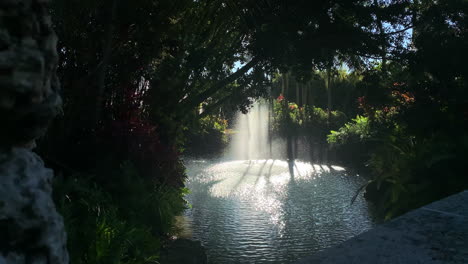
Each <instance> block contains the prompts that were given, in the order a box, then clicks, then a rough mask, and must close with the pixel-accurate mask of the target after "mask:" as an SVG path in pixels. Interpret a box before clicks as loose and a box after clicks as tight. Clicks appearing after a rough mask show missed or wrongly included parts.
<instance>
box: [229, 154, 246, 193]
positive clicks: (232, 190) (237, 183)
mask: <svg viewBox="0 0 468 264" xmlns="http://www.w3.org/2000/svg"><path fill="white" fill-rule="evenodd" d="M250 169H252V160H249V165H247V169H245V171H244V173H243V174H242V176H241V177H240V178H239V180H238V181H237V182H236V184H234V187H232V189H231V192H230V193H229V194H232V192H234V191H235V190H236V189H237V187H239V185H240V184H241V183H242V182H243V181H244V180H245V177H247V174H249V171H250Z"/></svg>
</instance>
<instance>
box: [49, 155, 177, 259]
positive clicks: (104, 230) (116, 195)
mask: <svg viewBox="0 0 468 264" xmlns="http://www.w3.org/2000/svg"><path fill="white" fill-rule="evenodd" d="M112 179H113V181H114V185H107V186H105V188H104V187H102V186H99V185H98V184H97V183H96V181H95V179H94V178H93V177H83V175H74V176H73V177H69V178H66V179H57V180H56V181H55V188H54V190H55V193H54V197H55V200H56V204H57V207H58V210H59V211H60V212H61V213H62V215H63V216H64V221H65V226H66V229H67V232H68V249H69V252H70V257H71V263H100V264H102V263H104V264H106V263H109V264H114V263H132V264H133V263H142V264H143V263H154V261H156V260H157V259H158V258H159V252H160V248H161V246H162V244H163V242H164V237H167V236H168V235H169V234H170V233H171V232H172V231H173V230H172V227H173V223H174V221H175V216H176V215H179V214H180V213H181V212H182V211H183V210H184V208H185V206H186V203H185V201H184V199H183V195H184V194H185V193H186V190H185V189H177V188H174V187H171V186H167V185H166V186H164V185H163V186H159V187H156V185H155V184H154V182H151V181H148V180H145V179H144V178H142V177H140V176H139V175H138V173H137V171H136V169H135V168H134V167H133V165H132V164H131V163H130V162H126V163H124V164H122V166H121V168H120V169H119V170H118V171H115V172H114V173H112Z"/></svg>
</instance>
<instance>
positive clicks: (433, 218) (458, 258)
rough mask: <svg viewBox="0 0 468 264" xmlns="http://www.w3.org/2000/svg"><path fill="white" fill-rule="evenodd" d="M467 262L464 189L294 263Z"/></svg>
mask: <svg viewBox="0 0 468 264" xmlns="http://www.w3.org/2000/svg"><path fill="white" fill-rule="evenodd" d="M331 263H333V264H341V263H343V264H344V263H346V264H353V263H362V264H366V263H379V264H386V263H402V264H403V263H405V264H406V263H408V264H409V263H411V264H417V263H421V264H423V263H424V264H434V263H448V264H462V263H468V191H464V192H461V193H459V194H456V195H452V196H450V197H447V198H445V199H443V200H440V201H437V202H434V203H432V204H429V205H427V206H424V207H422V208H419V209H417V210H414V211H412V212H409V213H407V214H405V215H403V216H400V217H398V218H396V219H394V220H392V221H390V222H388V223H385V224H383V225H381V226H379V227H377V228H375V229H372V230H370V231H368V232H365V233H363V234H361V235H359V236H357V237H355V238H353V239H350V240H348V241H346V242H344V243H343V244H341V245H339V246H337V247H334V248H330V249H327V250H324V251H322V252H319V253H318V254H316V255H314V256H311V257H308V258H305V259H303V260H301V261H299V262H297V264H331Z"/></svg>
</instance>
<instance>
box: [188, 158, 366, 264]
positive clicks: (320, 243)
mask: <svg viewBox="0 0 468 264" xmlns="http://www.w3.org/2000/svg"><path fill="white" fill-rule="evenodd" d="M186 166H187V169H188V176H189V178H188V182H187V186H188V187H189V188H190V190H191V194H189V195H188V196H187V199H188V201H189V202H190V203H191V204H192V208H191V209H190V210H187V213H186V216H187V218H188V220H189V222H191V223H192V227H191V228H192V233H193V237H194V238H195V239H199V240H201V241H202V243H203V244H204V245H205V246H206V247H207V249H208V255H209V258H210V261H211V263H220V264H222V263H291V262H293V261H295V260H297V259H298V258H300V257H303V256H306V255H310V254H312V253H313V252H315V251H317V250H320V249H323V248H326V247H329V246H332V245H335V244H337V243H339V242H342V241H344V240H346V239H348V238H350V237H353V236H355V235H357V234H359V233H361V232H363V231H365V230H367V229H369V228H370V227H371V226H372V221H371V219H370V217H369V214H368V209H367V204H366V203H365V201H364V200H363V199H362V197H359V198H358V199H357V200H356V202H355V203H354V204H353V205H351V204H350V201H351V198H352V196H353V195H354V193H355V192H356V190H357V189H358V188H359V186H360V185H362V184H363V182H364V179H362V178H360V177H357V176H355V175H353V176H352V177H349V176H346V175H345V173H346V171H345V169H344V168H341V167H338V166H327V165H317V164H314V165H312V164H310V163H307V162H300V161H296V162H295V163H294V164H290V163H288V162H287V161H282V160H238V161H224V162H221V161H209V160H205V161H195V160H189V161H187V162H186Z"/></svg>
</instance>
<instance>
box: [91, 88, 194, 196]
mask: <svg viewBox="0 0 468 264" xmlns="http://www.w3.org/2000/svg"><path fill="white" fill-rule="evenodd" d="M144 95H145V94H144V91H141V90H137V89H131V88H130V89H127V93H126V96H125V98H124V100H123V103H120V104H119V108H118V109H114V111H115V112H114V118H113V120H111V121H109V122H107V123H105V124H104V125H103V128H102V130H101V133H100V135H101V139H102V141H104V142H106V146H107V148H108V150H109V151H110V153H112V155H114V156H117V159H118V160H120V162H124V161H127V160H128V161H130V162H132V163H133V164H134V165H135V168H136V169H137V170H138V172H139V174H140V175H141V176H142V177H144V178H147V179H152V180H154V181H155V182H156V183H164V184H168V185H170V186H174V187H182V186H183V180H184V178H185V173H184V167H183V164H182V162H181V161H180V159H179V153H178V151H177V150H176V148H175V147H174V146H170V145H167V144H165V143H164V142H162V141H161V140H160V136H159V133H158V126H157V125H155V124H152V123H150V122H149V121H148V120H147V118H145V115H144V107H143V103H142V102H143V97H144Z"/></svg>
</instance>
